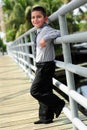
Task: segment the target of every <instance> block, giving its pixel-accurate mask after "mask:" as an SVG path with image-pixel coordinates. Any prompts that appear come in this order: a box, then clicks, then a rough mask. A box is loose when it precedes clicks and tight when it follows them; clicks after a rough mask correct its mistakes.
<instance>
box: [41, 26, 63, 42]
mask: <svg viewBox="0 0 87 130" xmlns="http://www.w3.org/2000/svg"><path fill="white" fill-rule="evenodd" d="M44 31H45V32H46V34H45V35H44V36H43V38H44V39H45V41H48V40H51V39H52V40H54V39H55V38H57V37H60V36H61V33H60V30H56V29H54V28H51V27H47V28H45V30H44Z"/></svg>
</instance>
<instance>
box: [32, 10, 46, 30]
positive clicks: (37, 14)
mask: <svg viewBox="0 0 87 130" xmlns="http://www.w3.org/2000/svg"><path fill="white" fill-rule="evenodd" d="M46 21H47V17H44V15H43V14H42V13H41V11H33V12H32V13H31V22H32V24H33V26H34V27H36V28H40V27H41V26H43V24H44V23H45V22H46Z"/></svg>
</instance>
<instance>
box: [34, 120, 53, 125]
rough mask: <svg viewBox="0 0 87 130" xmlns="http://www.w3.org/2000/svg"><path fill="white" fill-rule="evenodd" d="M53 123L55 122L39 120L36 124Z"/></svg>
mask: <svg viewBox="0 0 87 130" xmlns="http://www.w3.org/2000/svg"><path fill="white" fill-rule="evenodd" d="M52 122H53V121H52V120H48V121H41V120H38V121H35V122H34V124H49V123H52Z"/></svg>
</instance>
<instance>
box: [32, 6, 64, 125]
mask: <svg viewBox="0 0 87 130" xmlns="http://www.w3.org/2000/svg"><path fill="white" fill-rule="evenodd" d="M47 20H48V18H47V16H46V11H45V9H44V8H43V7H41V6H36V7H34V8H33V9H32V10H31V22H32V24H33V26H34V27H36V28H37V38H36V67H37V70H36V76H35V79H34V81H33V83H32V86H31V90H30V93H31V95H32V96H33V97H34V98H35V99H37V100H38V103H39V120H38V121H35V122H34V124H48V123H52V122H53V118H54V114H56V117H58V116H59V115H60V113H61V111H62V109H63V107H64V105H65V102H64V101H63V100H61V99H60V98H59V97H58V96H56V95H55V94H53V91H52V89H53V84H52V77H53V75H54V72H55V63H54V59H55V52H54V45H53V40H54V39H55V38H57V37H59V36H60V31H58V30H55V29H53V28H52V27H50V26H49V25H48V24H47Z"/></svg>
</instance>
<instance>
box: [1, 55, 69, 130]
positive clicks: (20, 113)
mask: <svg viewBox="0 0 87 130" xmlns="http://www.w3.org/2000/svg"><path fill="white" fill-rule="evenodd" d="M30 86H31V81H30V79H28V77H27V76H26V74H25V73H24V72H23V71H22V70H21V68H19V66H17V64H16V63H15V62H13V60H12V59H11V58H10V57H8V56H0V130H65V129H66V130H72V125H71V122H70V121H69V120H68V119H67V118H66V117H65V115H64V114H63V112H62V113H61V115H60V117H59V118H57V119H54V123H51V124H47V125H44V124H41V125H34V124H33V122H34V121H35V120H37V119H38V103H37V101H35V100H34V99H33V98H32V97H31V95H30V94H29V88H30Z"/></svg>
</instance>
